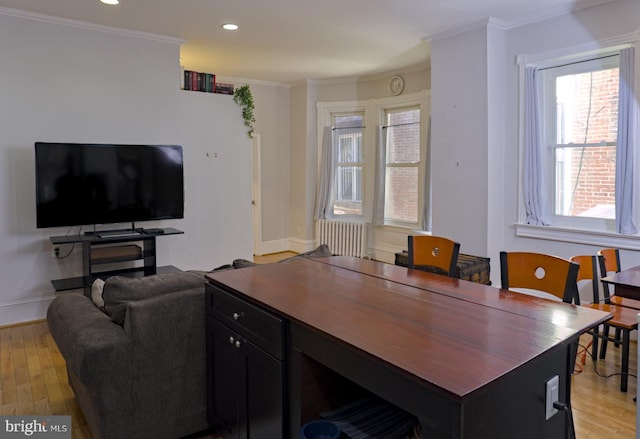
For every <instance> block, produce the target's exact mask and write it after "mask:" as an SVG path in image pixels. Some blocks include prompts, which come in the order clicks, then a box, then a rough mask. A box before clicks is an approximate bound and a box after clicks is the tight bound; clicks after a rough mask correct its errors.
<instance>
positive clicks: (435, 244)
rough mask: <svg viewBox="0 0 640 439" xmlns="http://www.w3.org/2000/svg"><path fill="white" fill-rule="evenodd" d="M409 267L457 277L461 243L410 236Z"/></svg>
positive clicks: (422, 236)
mask: <svg viewBox="0 0 640 439" xmlns="http://www.w3.org/2000/svg"><path fill="white" fill-rule="evenodd" d="M408 245H409V256H408V259H407V266H408V267H409V268H417V269H420V270H426V271H432V272H435V273H438V274H444V275H446V276H450V277H456V267H457V264H458V253H459V252H460V243H458V242H455V241H452V240H451V239H448V238H443V237H441V236H431V235H409V237H408Z"/></svg>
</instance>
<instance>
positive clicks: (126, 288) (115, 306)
mask: <svg viewBox="0 0 640 439" xmlns="http://www.w3.org/2000/svg"><path fill="white" fill-rule="evenodd" d="M199 287H201V288H204V278H203V277H201V276H198V275H197V274H193V273H187V272H177V273H163V274H157V275H153V276H145V277H140V278H132V277H126V276H113V277H110V278H108V279H107V280H106V282H105V284H104V288H103V293H102V298H103V300H104V309H105V312H106V313H107V314H108V315H109V316H110V317H111V320H113V321H114V322H116V323H118V324H119V325H122V324H123V322H124V317H125V312H126V309H127V304H128V303H129V302H132V301H138V300H144V299H147V298H149V297H155V296H160V295H163V294H169V293H174V292H178V291H183V290H188V289H194V288H199Z"/></svg>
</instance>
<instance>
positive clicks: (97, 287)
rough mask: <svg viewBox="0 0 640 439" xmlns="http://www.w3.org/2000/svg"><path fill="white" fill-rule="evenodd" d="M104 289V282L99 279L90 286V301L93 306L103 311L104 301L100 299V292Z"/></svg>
mask: <svg viewBox="0 0 640 439" xmlns="http://www.w3.org/2000/svg"><path fill="white" fill-rule="evenodd" d="M103 289H104V281H103V280H102V279H100V278H98V279H96V280H94V281H93V284H92V285H91V301H92V302H93V304H94V305H95V306H97V307H98V308H100V310H101V311H104V300H103V299H102V291H103Z"/></svg>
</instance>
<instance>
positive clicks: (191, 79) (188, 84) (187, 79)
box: [181, 70, 216, 93]
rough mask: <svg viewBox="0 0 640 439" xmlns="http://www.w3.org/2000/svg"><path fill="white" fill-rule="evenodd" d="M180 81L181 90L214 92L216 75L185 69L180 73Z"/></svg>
mask: <svg viewBox="0 0 640 439" xmlns="http://www.w3.org/2000/svg"><path fill="white" fill-rule="evenodd" d="M181 82H182V89H183V90H191V91H202V92H205V93H215V92H216V75H214V74H213V73H203V72H195V71H193V70H185V71H184V73H183V74H182V80H181Z"/></svg>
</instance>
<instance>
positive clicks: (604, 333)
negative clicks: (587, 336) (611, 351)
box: [600, 325, 609, 360]
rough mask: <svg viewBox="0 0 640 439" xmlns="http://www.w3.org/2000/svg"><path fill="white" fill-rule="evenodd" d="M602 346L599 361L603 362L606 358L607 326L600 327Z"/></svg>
mask: <svg viewBox="0 0 640 439" xmlns="http://www.w3.org/2000/svg"><path fill="white" fill-rule="evenodd" d="M602 326H603V328H602V344H601V345H600V359H601V360H604V359H605V358H606V356H607V342H608V341H609V340H607V339H608V338H609V325H602Z"/></svg>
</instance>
